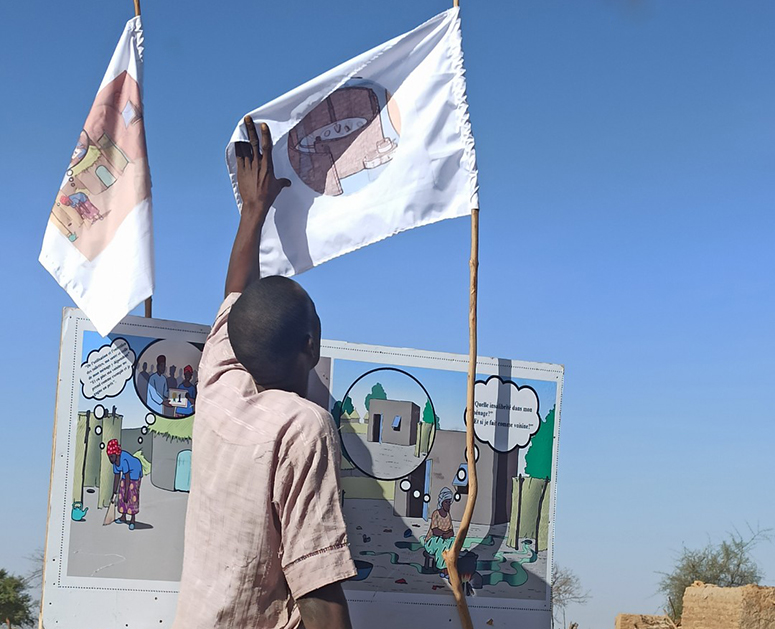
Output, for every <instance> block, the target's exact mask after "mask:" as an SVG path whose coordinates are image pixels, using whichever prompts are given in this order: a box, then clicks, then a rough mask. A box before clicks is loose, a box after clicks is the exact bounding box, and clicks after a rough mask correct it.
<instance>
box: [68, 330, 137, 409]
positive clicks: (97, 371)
mask: <svg viewBox="0 0 775 629" xmlns="http://www.w3.org/2000/svg"><path fill="white" fill-rule="evenodd" d="M134 364H135V353H134V352H133V351H132V348H131V347H129V343H127V341H126V339H122V338H117V339H114V340H113V342H112V343H111V344H110V345H103V346H102V347H100V348H99V349H96V350H93V351H91V352H89V355H88V356H87V357H86V361H85V362H84V363H82V364H81V370H80V378H81V389H82V390H83V396H84V397H86V398H89V399H95V400H103V399H105V398H106V397H115V396H117V395H118V394H119V393H121V392H122V391H123V390H124V386H125V385H126V383H127V380H129V379H130V378H131V377H132V366H133V365H134Z"/></svg>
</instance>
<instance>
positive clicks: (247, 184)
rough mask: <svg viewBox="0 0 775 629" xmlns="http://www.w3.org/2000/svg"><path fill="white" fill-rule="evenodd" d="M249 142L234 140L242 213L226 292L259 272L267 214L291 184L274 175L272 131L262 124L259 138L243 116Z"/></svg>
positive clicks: (235, 289) (240, 286)
mask: <svg viewBox="0 0 775 629" xmlns="http://www.w3.org/2000/svg"><path fill="white" fill-rule="evenodd" d="M245 127H246V128H247V131H248V139H249V140H250V142H237V143H236V144H235V150H236V153H237V185H238V187H239V193H240V196H241V197H242V214H241V216H240V222H239V228H238V229H237V235H236V237H235V238H234V246H233V247H232V249H231V258H229V270H228V272H227V274H226V295H229V294H230V293H241V292H242V291H244V290H245V287H246V286H247V285H248V283H249V282H250V281H251V280H252V279H254V278H257V277H258V276H259V271H258V242H259V239H260V238H261V228H262V227H263V226H264V221H265V220H266V215H267V213H268V212H269V208H270V207H272V203H274V200H275V199H276V198H277V195H278V194H280V191H281V190H282V189H283V188H285V187H287V186H290V185H291V182H290V181H289V180H287V179H277V178H276V177H275V176H274V163H273V162H272V135H271V134H270V132H269V127H267V126H266V125H265V124H262V125H261V140H260V142H259V139H258V133H257V132H256V125H255V124H254V123H253V119H252V118H251V117H250V116H245Z"/></svg>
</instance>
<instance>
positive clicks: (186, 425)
mask: <svg viewBox="0 0 775 629" xmlns="http://www.w3.org/2000/svg"><path fill="white" fill-rule="evenodd" d="M148 428H149V430H150V431H151V432H153V433H155V434H157V435H162V436H164V437H167V438H168V439H170V440H175V439H177V440H178V441H184V440H186V439H191V435H192V434H193V433H194V416H193V415H189V416H188V417H181V418H180V419H170V418H168V417H162V416H161V415H156V421H155V422H153V424H151V425H150V426H149V427H148Z"/></svg>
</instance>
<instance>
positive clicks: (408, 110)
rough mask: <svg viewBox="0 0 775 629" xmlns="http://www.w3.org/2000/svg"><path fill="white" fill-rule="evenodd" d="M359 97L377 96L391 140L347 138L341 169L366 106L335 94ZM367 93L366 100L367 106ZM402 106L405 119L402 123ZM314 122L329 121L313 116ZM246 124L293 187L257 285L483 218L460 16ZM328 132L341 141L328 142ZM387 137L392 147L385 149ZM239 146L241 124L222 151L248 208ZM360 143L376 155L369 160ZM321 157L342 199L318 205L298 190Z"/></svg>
mask: <svg viewBox="0 0 775 629" xmlns="http://www.w3.org/2000/svg"><path fill="white" fill-rule="evenodd" d="M364 85H365V87H367V88H373V89H372V93H373V94H375V95H376V98H377V99H378V100H379V106H380V114H379V118H380V125H381V127H382V131H383V133H384V135H385V138H386V139H384V140H383V141H381V142H379V143H378V144H379V146H378V147H377V148H376V150H374V148H373V143H372V144H368V142H367V140H366V138H367V132H369V133H371V132H372V131H375V128H374V126H373V125H374V121H370V122H367V123H366V126H367V127H369V128H368V129H367V130H362V131H361V134H360V135H358V134H356V133H352V134H351V135H349V136H347V137H348V138H355V137H357V138H358V139H356V140H350V139H348V140H347V141H348V142H351V144H350V145H348V146H349V148H348V149H347V151H350V153H349V154H346V155H344V156H343V157H341V158H338V159H337V160H334V157H333V155H334V154H335V153H336V152H337V151H341V150H343V149H341V148H336V147H334V144H335V143H336V142H337V141H338V140H336V136H337V134H339V133H343V134H346V133H347V129H348V126H349V127H354V126H355V125H357V124H358V122H359V121H360V123H361V124H363V121H364V120H366V119H367V118H364V117H363V115H358V114H359V112H362V111H363V107H361V108H360V109H358V108H359V107H360V106H361V105H362V104H363V102H366V101H365V100H364V99H365V97H363V98H362V99H361V100H359V101H357V102H356V100H355V99H354V97H353V98H350V97H349V96H348V97H347V98H344V99H343V97H341V96H340V94H343V93H344V91H343V90H344V89H345V88H348V87H363V86H364ZM383 88H384V89H383ZM347 93H348V94H351V93H353V91H350V92H347ZM364 93H365V92H364V91H363V90H361V95H363V94H364ZM387 94H390V95H392V99H391V101H392V102H391V105H388V106H386V103H385V102H383V99H384V100H387V99H388V98H390V97H389V96H387ZM373 98H375V97H374V96H372V99H373ZM348 99H350V100H348ZM345 101H346V102H345ZM321 103H327V104H328V115H330V118H329V120H330V124H328V125H324V126H320V123H319V121H320V119H321V118H320V116H324V117H325V115H327V114H326V112H322V110H320V109H318V110H316V107H319V106H321ZM396 105H397V109H398V114H399V115H395V113H396V112H395V109H396V107H395V106H396ZM325 106H326V105H322V107H325ZM391 106H392V109H391ZM356 110H357V111H356ZM316 111H318V112H322V113H320V115H318V116H316V114H315V112H316ZM250 116H251V117H252V118H253V120H254V121H256V123H260V122H265V123H266V124H267V125H268V126H269V128H270V130H271V132H272V137H273V139H274V141H275V148H274V152H273V156H274V165H275V173H276V176H277V177H286V178H288V179H290V180H291V182H292V185H291V187H290V188H287V189H285V190H283V191H282V193H281V194H280V196H279V197H278V199H277V201H276V202H275V206H274V207H273V208H272V209H271V210H270V212H269V215H268V217H267V221H266V224H265V226H264V231H263V235H262V238H261V250H260V254H261V255H260V263H261V272H262V275H275V274H276V275H286V276H288V275H294V274H296V273H301V272H303V271H305V270H307V269H309V268H311V267H313V266H316V265H319V264H321V263H323V262H326V261H327V260H331V259H332V258H335V257H337V256H340V255H342V254H345V253H348V252H350V251H354V250H355V249H358V248H360V247H363V246H365V245H368V244H371V243H373V242H377V241H379V240H382V239H384V238H387V237H389V236H392V235H394V234H396V233H399V232H401V231H404V230H407V229H411V228H413V227H419V226H421V225H427V224H430V223H434V222H437V221H440V220H443V219H446V218H456V217H460V216H465V215H467V214H470V211H471V209H472V208H474V207H478V183H477V169H476V157H475V153H474V140H473V135H472V133H471V127H470V123H469V117H468V105H467V102H466V88H465V77H464V70H463V53H462V48H461V34H460V17H459V9H457V8H453V9H450V10H448V11H445V12H444V13H441V14H439V15H437V16H436V17H434V18H432V19H431V20H429V21H428V22H426V23H425V24H423V25H421V26H419V27H418V28H416V29H415V30H413V31H411V32H409V33H406V34H405V35H401V36H399V37H397V38H395V39H393V40H391V41H389V42H387V43H385V44H382V45H381V46H377V47H376V48H374V49H372V50H370V51H368V52H366V53H363V54H361V55H360V56H358V57H356V58H354V59H351V60H350V61H347V62H346V63H343V64H342V65H340V66H338V67H336V68H334V69H333V70H329V71H328V72H326V73H325V74H322V75H320V76H318V77H317V78H315V79H312V80H311V81H308V82H307V83H305V84H304V85H301V86H300V87H297V88H296V89H294V90H292V91H291V92H288V93H287V94H285V95H283V96H281V97H279V98H277V99H276V100H274V101H272V102H270V103H268V104H267V105H264V106H263V107H259V108H258V109H256V110H254V111H252V112H250ZM305 116H306V117H307V118H306V120H303V119H304V118H305ZM316 120H317V121H318V124H317V126H316V124H315V121H316ZM399 120H400V122H399ZM306 121H310V122H306ZM297 125H299V127H297ZM295 127H297V129H296V130H295V129H294V128H295ZM300 127H303V128H301V129H300ZM396 127H399V128H396ZM310 129H313V131H312V132H310ZM342 129H344V130H342ZM316 131H320V132H321V133H320V134H319V135H318V134H317V133H316ZM326 132H329V134H330V135H331V137H332V138H334V139H333V140H329V141H326V140H325V138H323V135H324V134H325V133H326ZM375 132H377V133H378V130H376V131H375ZM294 133H295V137H293V136H294ZM306 133H309V135H306V136H305V134H306ZM390 135H392V136H393V139H394V140H395V142H392V141H390V138H389V137H388V136H390ZM300 138H302V140H300ZM316 138H317V139H316ZM370 140H371V138H370V136H369V141H370ZM237 141H247V132H246V130H245V126H244V123H243V122H240V123H239V124H238V126H237V128H236V129H235V131H234V133H233V135H232V138H231V140H230V142H229V145H228V146H227V149H226V162H227V166H228V168H229V174H230V178H231V182H232V187H233V189H234V194H235V197H236V199H237V205H238V207H240V208H241V199H240V196H239V192H238V188H237V177H236V155H235V149H234V143H235V142H237ZM305 142H306V146H305V147H302V145H303V144H304V143H305ZM358 143H362V144H363V145H364V146H366V145H367V144H368V147H370V148H367V149H362V147H360V146H356V144H358ZM289 144H290V145H291V146H292V147H294V146H297V147H300V148H299V149H298V151H297V154H298V156H299V157H298V160H299V163H300V164H302V165H297V166H296V167H295V166H294V165H293V164H292V162H291V157H290V155H291V153H292V151H291V150H289ZM396 144H397V146H396ZM339 146H340V147H341V146H342V145H341V144H340V145H339ZM330 147H334V148H330ZM361 150H367V151H370V152H368V154H367V153H361V152H359V151H361ZM326 154H328V155H331V156H332V157H331V160H332V161H334V163H335V164H336V169H335V172H336V174H335V175H334V174H332V172H333V170H334V169H329V170H328V171H327V177H328V178H327V179H326V186H327V187H329V185H330V187H331V188H336V187H337V186H341V187H342V188H343V191H342V192H340V193H330V192H325V193H321V191H320V190H319V189H313V187H311V185H309V184H308V183H305V181H306V180H303V179H302V178H301V174H300V171H301V170H302V169H303V168H305V166H303V164H307V165H308V166H307V168H309V169H311V170H309V171H307V172H313V173H314V172H318V174H319V170H318V171H315V168H318V167H319V164H320V161H321V160H325V159H326ZM304 160H306V161H304ZM315 160H317V162H316V161H315ZM359 160H361V161H362V162H363V164H364V165H365V164H366V163H369V164H370V165H371V166H366V167H365V168H364V169H363V170H362V171H361V172H358V173H356V174H354V175H351V177H343V178H341V179H339V180H337V178H338V174H339V173H340V171H342V168H340V164H344V167H343V168H344V169H346V168H349V167H351V166H352V164H353V163H355V164H356V166H355V167H356V168H358V165H357V164H358V163H360V162H359ZM379 160H383V161H384V160H386V162H385V164H384V165H383V166H382V168H381V170H379V169H375V168H373V167H372V166H373V164H375V163H379ZM345 162H348V164H345ZM315 164H317V166H316V165H315ZM320 168H325V166H322V167H320ZM377 173H378V174H377ZM305 176H307V175H305ZM308 176H309V177H312V175H308ZM375 176H376V177H375ZM351 182H354V183H351Z"/></svg>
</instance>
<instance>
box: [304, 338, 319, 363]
mask: <svg viewBox="0 0 775 629" xmlns="http://www.w3.org/2000/svg"><path fill="white" fill-rule="evenodd" d="M304 355H305V356H306V357H307V358H308V359H309V365H310V369H313V368H314V367H315V365H317V364H318V361H319V360H320V337H318V336H317V335H313V334H308V335H307V340H306V342H305V344H304Z"/></svg>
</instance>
